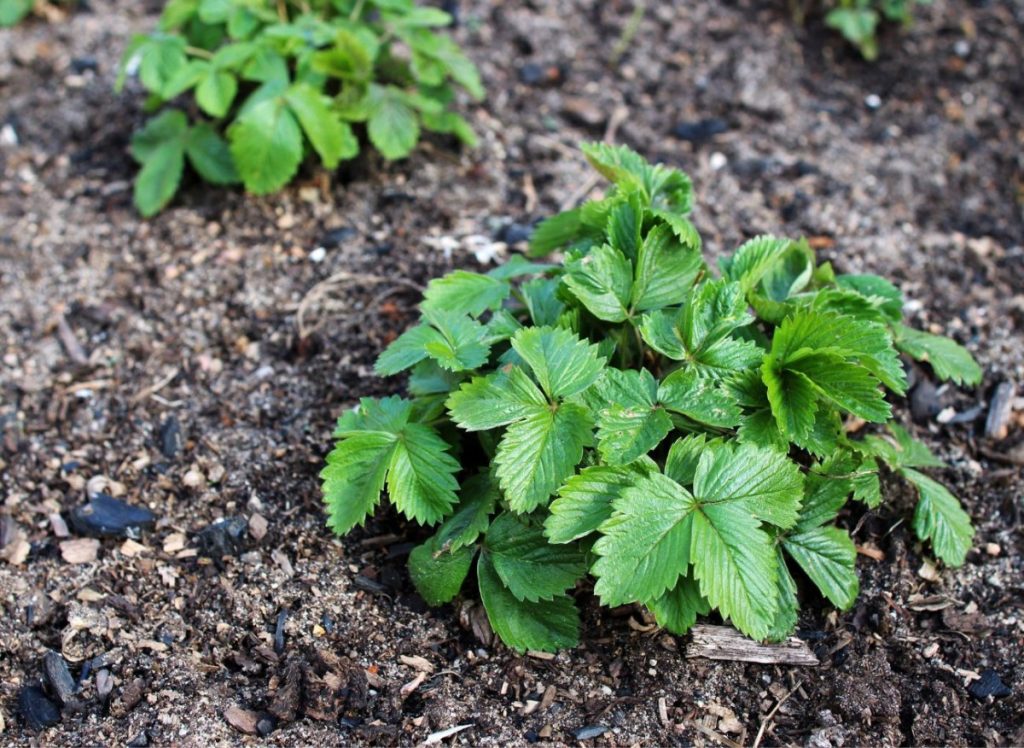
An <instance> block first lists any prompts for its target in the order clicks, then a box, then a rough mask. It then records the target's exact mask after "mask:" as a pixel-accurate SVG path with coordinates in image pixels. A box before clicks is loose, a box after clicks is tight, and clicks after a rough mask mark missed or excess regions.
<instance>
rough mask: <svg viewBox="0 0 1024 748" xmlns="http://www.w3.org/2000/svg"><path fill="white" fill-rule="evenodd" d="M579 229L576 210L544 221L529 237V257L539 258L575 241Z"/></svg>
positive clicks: (578, 215)
mask: <svg viewBox="0 0 1024 748" xmlns="http://www.w3.org/2000/svg"><path fill="white" fill-rule="evenodd" d="M580 229H581V224H580V212H579V210H578V209H573V210H567V211H563V212H562V213H559V214H558V215H554V216H551V217H550V218H546V219H544V220H543V221H541V222H540V224H539V225H538V226H537V228H536V229H534V231H533V233H532V234H531V235H530V256H531V257H540V256H542V255H546V254H548V253H549V252H553V251H555V250H556V249H561V248H562V247H564V246H565V245H566V244H569V243H570V242H572V241H573V240H575V239H576V237H577V236H578V235H579V233H580Z"/></svg>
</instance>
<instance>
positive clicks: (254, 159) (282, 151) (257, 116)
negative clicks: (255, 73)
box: [228, 98, 302, 195]
mask: <svg viewBox="0 0 1024 748" xmlns="http://www.w3.org/2000/svg"><path fill="white" fill-rule="evenodd" d="M228 141H229V142H230V148H231V155H232V157H233V158H234V160H235V168H237V169H238V173H239V175H240V176H241V177H242V181H243V182H244V183H245V189H246V190H248V191H249V192H252V193H254V194H256V195H265V194H267V193H270V192H276V191H277V190H279V189H281V188H282V187H284V186H285V185H286V184H288V182H290V181H291V180H292V177H294V176H295V172H296V171H298V169H299V164H300V163H302V131H301V130H300V129H299V124H298V123H297V122H296V121H295V116H294V115H293V114H292V113H291V110H290V109H289V108H288V107H287V106H286V105H285V103H284V101H283V100H282V99H279V98H271V99H267V100H265V101H261V102H260V103H258V104H255V105H254V106H252V107H251V108H248V109H247V110H245V111H244V112H243V113H241V114H239V117H238V119H236V120H235V122H234V124H232V125H231V127H229V128H228Z"/></svg>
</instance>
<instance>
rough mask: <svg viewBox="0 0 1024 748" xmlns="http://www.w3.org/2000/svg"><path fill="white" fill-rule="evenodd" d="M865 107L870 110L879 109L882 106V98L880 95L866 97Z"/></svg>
mask: <svg viewBox="0 0 1024 748" xmlns="http://www.w3.org/2000/svg"><path fill="white" fill-rule="evenodd" d="M864 106H866V107H867V108H868V109H878V108H879V107H881V106H882V97H881V96H879V95H878V94H868V95H867V96H865V97H864Z"/></svg>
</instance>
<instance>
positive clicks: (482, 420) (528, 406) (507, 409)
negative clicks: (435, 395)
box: [447, 365, 548, 431]
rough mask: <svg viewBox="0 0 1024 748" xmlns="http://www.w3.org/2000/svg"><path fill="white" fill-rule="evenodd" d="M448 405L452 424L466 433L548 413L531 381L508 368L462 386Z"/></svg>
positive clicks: (543, 401)
mask: <svg viewBox="0 0 1024 748" xmlns="http://www.w3.org/2000/svg"><path fill="white" fill-rule="evenodd" d="M447 405H448V411H449V413H450V414H451V417H452V420H453V421H455V423H457V424H458V425H459V427H460V428H462V429H464V430H466V431H485V430H487V429H494V428H498V427H499V426H506V425H508V424H510V423H512V422H513V421H519V420H522V419H524V418H529V417H530V416H536V415H538V414H542V413H544V412H546V411H548V403H547V400H545V399H544V395H543V393H542V392H541V391H540V390H539V389H537V385H535V384H534V383H533V380H531V379H530V378H529V377H528V376H527V375H526V374H525V372H523V370H522V369H520V368H519V367H518V366H511V365H509V366H506V367H502V368H501V369H499V370H498V371H496V372H494V373H493V374H488V375H487V376H483V377H475V378H473V379H472V380H471V381H469V382H466V383H464V384H463V385H462V386H461V387H460V388H459V389H458V391H456V392H453V393H452V394H451V396H450V397H449V398H448V403H447Z"/></svg>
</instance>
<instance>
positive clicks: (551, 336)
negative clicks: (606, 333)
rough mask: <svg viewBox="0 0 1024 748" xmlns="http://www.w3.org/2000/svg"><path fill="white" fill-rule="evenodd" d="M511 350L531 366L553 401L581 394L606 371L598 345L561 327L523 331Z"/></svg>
mask: <svg viewBox="0 0 1024 748" xmlns="http://www.w3.org/2000/svg"><path fill="white" fill-rule="evenodd" d="M512 348H513V349H514V350H515V351H516V353H518V354H519V355H520V356H521V357H522V359H523V360H524V361H525V362H526V363H527V364H529V366H530V368H531V369H532V370H533V375H534V376H535V377H537V381H538V382H540V386H541V388H542V389H543V390H544V392H546V393H547V395H548V396H549V397H553V398H563V397H570V396H571V395H575V394H577V393H579V392H582V391H583V390H585V389H586V388H587V387H589V386H590V385H591V384H593V383H594V382H595V381H596V380H597V378H598V377H599V376H600V375H601V372H602V370H603V369H604V362H603V361H602V360H601V358H600V357H599V356H598V349H597V346H595V345H589V344H588V343H587V342H586V341H583V340H580V339H579V338H578V337H577V336H576V335H574V334H573V333H572V332H570V331H569V330H564V329H562V328H560V327H532V328H523V329H522V330H520V331H519V332H517V333H516V334H515V335H514V336H513V338H512Z"/></svg>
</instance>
